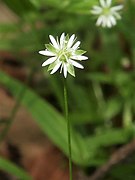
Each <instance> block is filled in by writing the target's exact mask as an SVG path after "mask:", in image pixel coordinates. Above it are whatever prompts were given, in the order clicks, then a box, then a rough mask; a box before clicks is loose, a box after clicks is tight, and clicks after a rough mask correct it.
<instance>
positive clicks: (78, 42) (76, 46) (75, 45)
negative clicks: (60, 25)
mask: <svg viewBox="0 0 135 180" xmlns="http://www.w3.org/2000/svg"><path fill="white" fill-rule="evenodd" d="M80 43H81V42H80V41H77V42H76V43H75V44H74V45H73V47H72V49H73V50H77V49H78V47H79V45H80Z"/></svg>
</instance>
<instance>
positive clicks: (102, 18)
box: [91, 0, 123, 28]
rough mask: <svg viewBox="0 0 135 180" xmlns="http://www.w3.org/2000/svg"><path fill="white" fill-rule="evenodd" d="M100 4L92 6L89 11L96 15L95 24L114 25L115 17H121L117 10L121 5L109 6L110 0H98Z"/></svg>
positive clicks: (109, 26)
mask: <svg viewBox="0 0 135 180" xmlns="http://www.w3.org/2000/svg"><path fill="white" fill-rule="evenodd" d="M99 2H100V6H93V9H92V10H91V13H92V14H94V15H98V16H99V17H98V19H97V22H96V25H97V26H100V25H101V26H102V27H108V28H111V27H112V26H115V25H116V22H117V19H121V16H120V14H119V13H118V11H119V10H121V9H122V8H123V5H117V6H113V7H111V4H112V0H99Z"/></svg>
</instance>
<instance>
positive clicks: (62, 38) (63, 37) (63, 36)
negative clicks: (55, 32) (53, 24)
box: [60, 33, 65, 48]
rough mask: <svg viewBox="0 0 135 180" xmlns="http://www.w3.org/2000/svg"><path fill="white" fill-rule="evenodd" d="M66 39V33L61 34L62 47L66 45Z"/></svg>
mask: <svg viewBox="0 0 135 180" xmlns="http://www.w3.org/2000/svg"><path fill="white" fill-rule="evenodd" d="M64 41H65V33H62V35H61V36H60V47H61V48H62V47H63V45H64Z"/></svg>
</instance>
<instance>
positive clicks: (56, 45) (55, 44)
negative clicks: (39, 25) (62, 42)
mask: <svg viewBox="0 0 135 180" xmlns="http://www.w3.org/2000/svg"><path fill="white" fill-rule="evenodd" d="M49 38H50V40H51V42H52V44H53V46H54V47H55V48H56V49H59V45H58V43H57V42H56V40H55V38H54V37H53V36H52V35H49Z"/></svg>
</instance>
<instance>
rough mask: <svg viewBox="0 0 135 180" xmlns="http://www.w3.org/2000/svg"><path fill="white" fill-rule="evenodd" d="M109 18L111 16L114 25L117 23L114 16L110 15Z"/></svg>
mask: <svg viewBox="0 0 135 180" xmlns="http://www.w3.org/2000/svg"><path fill="white" fill-rule="evenodd" d="M109 18H110V21H111V23H112V25H113V26H115V25H116V20H115V18H114V17H113V16H110V17H109Z"/></svg>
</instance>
